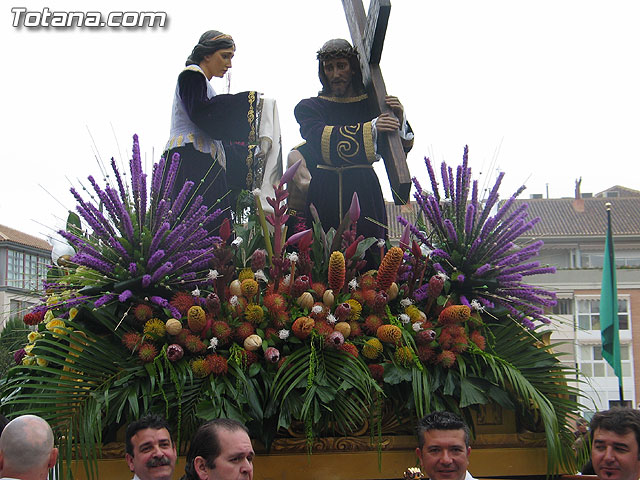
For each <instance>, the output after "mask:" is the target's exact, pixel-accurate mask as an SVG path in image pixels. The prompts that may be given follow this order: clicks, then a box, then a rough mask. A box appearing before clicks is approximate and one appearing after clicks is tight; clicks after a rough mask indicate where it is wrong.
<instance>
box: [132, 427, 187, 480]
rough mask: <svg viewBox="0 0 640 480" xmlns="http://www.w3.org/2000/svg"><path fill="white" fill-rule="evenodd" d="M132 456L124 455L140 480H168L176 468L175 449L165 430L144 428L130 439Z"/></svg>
mask: <svg viewBox="0 0 640 480" xmlns="http://www.w3.org/2000/svg"><path fill="white" fill-rule="evenodd" d="M131 444H132V446H133V455H129V454H128V453H127V454H126V455H125V458H126V459H127V464H129V469H130V470H131V471H132V472H134V473H135V474H136V475H138V477H140V480H170V479H171V476H172V475H173V469H174V468H175V466H176V457H177V455H176V447H175V445H173V443H172V442H171V435H169V432H168V431H167V429H166V428H161V429H159V430H156V429H155V428H145V429H144V430H139V431H138V432H136V434H135V435H134V436H133V437H131Z"/></svg>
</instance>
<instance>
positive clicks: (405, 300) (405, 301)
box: [400, 298, 413, 308]
mask: <svg viewBox="0 0 640 480" xmlns="http://www.w3.org/2000/svg"><path fill="white" fill-rule="evenodd" d="M412 304H413V300H411V299H410V298H403V299H402V300H400V306H401V307H402V308H407V307H408V306H409V305H412Z"/></svg>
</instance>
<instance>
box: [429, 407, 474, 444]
mask: <svg viewBox="0 0 640 480" xmlns="http://www.w3.org/2000/svg"><path fill="white" fill-rule="evenodd" d="M430 430H464V444H465V446H466V447H467V448H468V447H469V427H468V426H467V424H466V423H465V422H464V420H462V418H460V417H459V416H458V415H456V414H455V413H451V412H433V413H430V414H429V415H427V416H425V417H424V418H422V420H420V421H419V422H418V426H417V427H416V433H417V435H418V446H419V447H420V448H422V447H423V445H424V434H425V433H426V432H428V431H430Z"/></svg>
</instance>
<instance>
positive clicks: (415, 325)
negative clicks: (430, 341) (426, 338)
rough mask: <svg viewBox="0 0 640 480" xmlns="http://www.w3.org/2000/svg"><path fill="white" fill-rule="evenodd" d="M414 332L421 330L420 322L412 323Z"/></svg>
mask: <svg viewBox="0 0 640 480" xmlns="http://www.w3.org/2000/svg"><path fill="white" fill-rule="evenodd" d="M412 327H413V331H414V332H419V331H420V330H422V322H416V323H414V324H413V325H412Z"/></svg>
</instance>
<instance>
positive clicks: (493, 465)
mask: <svg viewBox="0 0 640 480" xmlns="http://www.w3.org/2000/svg"><path fill="white" fill-rule="evenodd" d="M256 447H257V448H256V450H257V452H258V453H257V456H256V459H255V473H254V478H255V479H256V480H299V479H300V478H304V479H305V480H326V479H327V478H331V479H333V480H364V479H391V478H402V473H403V472H404V471H405V470H406V469H407V467H411V466H415V465H417V459H416V455H415V448H416V439H415V437H414V436H410V435H402V436H390V437H385V436H383V437H382V438H381V450H382V451H381V456H380V468H379V458H378V451H377V446H376V444H375V443H373V444H372V443H371V438H370V437H368V436H367V437H330V438H322V439H318V440H317V441H316V442H315V443H314V453H313V454H312V455H307V454H306V452H305V451H304V449H305V445H304V442H303V441H299V439H279V440H277V441H276V442H274V445H273V448H272V450H271V453H269V454H266V453H264V452H261V451H260V450H261V449H260V448H259V446H256ZM107 451H108V452H109V454H110V455H109V456H110V457H111V458H109V459H102V460H99V462H98V469H99V478H114V479H115V478H120V479H127V478H131V476H132V475H131V474H130V473H129V469H128V467H127V464H126V462H125V460H124V448H123V445H107V446H106V448H105V451H103V454H104V453H107ZM118 452H122V454H121V455H120V456H119V457H118V456H117V455H116V454H117V453H118ZM470 458H471V463H470V466H469V471H471V472H472V474H473V475H474V476H475V477H489V478H491V477H502V476H531V475H540V476H544V475H545V473H546V466H547V458H546V448H545V447H544V437H543V436H542V435H541V434H531V433H528V434H511V433H505V434H485V435H478V437H476V439H475V441H474V442H473V444H472V451H471V457H470ZM76 472H77V474H78V476H77V478H78V479H83V480H86V476H85V475H84V471H83V468H82V465H77V468H76ZM183 473H184V457H180V458H179V459H178V465H177V467H176V471H175V475H174V479H176V480H177V479H179V478H180V477H181V476H182V474H183Z"/></svg>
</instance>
